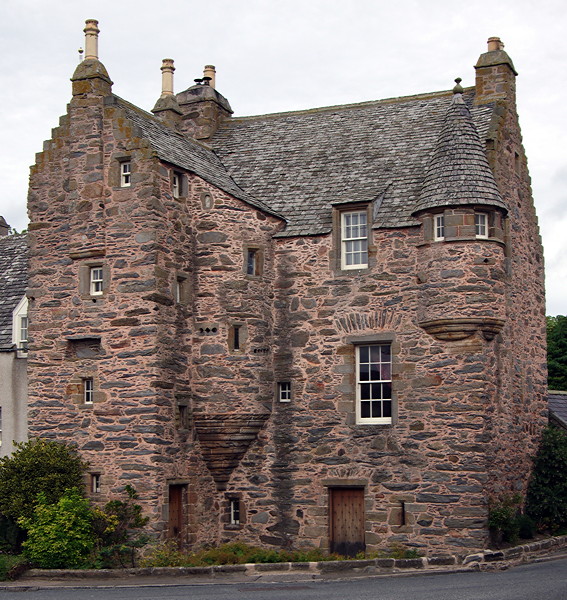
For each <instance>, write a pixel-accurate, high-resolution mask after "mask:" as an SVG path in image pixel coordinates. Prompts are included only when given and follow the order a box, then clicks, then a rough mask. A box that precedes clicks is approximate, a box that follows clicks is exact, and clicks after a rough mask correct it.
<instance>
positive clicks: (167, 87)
mask: <svg viewBox="0 0 567 600" xmlns="http://www.w3.org/2000/svg"><path fill="white" fill-rule="evenodd" d="M173 71H175V67H174V66H173V59H172V58H164V59H163V60H162V61H161V95H162V97H163V96H173Z"/></svg>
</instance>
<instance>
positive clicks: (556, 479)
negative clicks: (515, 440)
mask: <svg viewBox="0 0 567 600" xmlns="http://www.w3.org/2000/svg"><path fill="white" fill-rule="evenodd" d="M526 513H527V514H528V515H529V516H530V517H531V518H532V519H533V520H534V521H535V522H536V524H537V527H538V529H541V530H545V529H547V530H549V531H551V532H552V533H556V532H557V531H558V530H559V529H561V528H564V527H565V526H567V435H566V434H565V433H564V432H563V431H561V430H559V429H556V428H554V427H547V428H546V429H545V430H544V432H543V436H542V440H541V443H540V447H539V450H538V453H537V455H536V457H535V459H534V470H533V473H532V478H531V480H530V484H529V486H528V493H527V498H526Z"/></svg>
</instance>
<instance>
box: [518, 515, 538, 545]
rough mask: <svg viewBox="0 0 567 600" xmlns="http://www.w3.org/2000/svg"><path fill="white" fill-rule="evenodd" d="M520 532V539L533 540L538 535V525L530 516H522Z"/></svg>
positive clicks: (519, 523) (520, 517) (519, 519)
mask: <svg viewBox="0 0 567 600" xmlns="http://www.w3.org/2000/svg"><path fill="white" fill-rule="evenodd" d="M518 530H519V531H518V533H519V534H520V539H522V540H531V539H533V538H534V536H535V534H536V523H535V521H534V520H533V519H532V518H530V517H528V515H520V516H519V517H518Z"/></svg>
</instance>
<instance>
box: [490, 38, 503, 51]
mask: <svg viewBox="0 0 567 600" xmlns="http://www.w3.org/2000/svg"><path fill="white" fill-rule="evenodd" d="M496 50H504V44H503V43H502V41H501V40H500V38H499V37H489V38H488V51H489V52H495V51H496Z"/></svg>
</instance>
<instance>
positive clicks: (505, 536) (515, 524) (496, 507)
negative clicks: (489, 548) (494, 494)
mask: <svg viewBox="0 0 567 600" xmlns="http://www.w3.org/2000/svg"><path fill="white" fill-rule="evenodd" d="M521 504H522V497H521V496H520V494H513V495H509V496H503V497H502V499H500V500H497V501H492V502H491V503H490V506H489V511H488V528H489V529H490V531H491V533H492V538H493V542H495V543H496V544H497V545H498V544H500V543H501V542H508V543H510V544H515V543H516V542H517V541H518V539H519V536H520V524H519V521H518V516H519V509H520V506H521Z"/></svg>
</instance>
